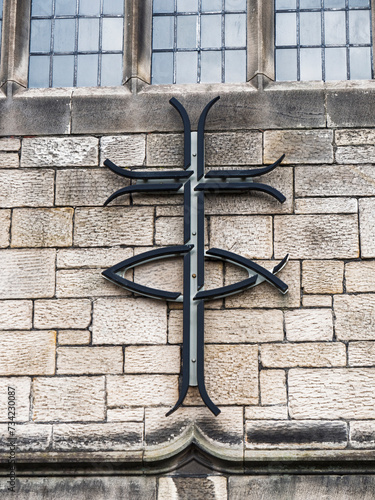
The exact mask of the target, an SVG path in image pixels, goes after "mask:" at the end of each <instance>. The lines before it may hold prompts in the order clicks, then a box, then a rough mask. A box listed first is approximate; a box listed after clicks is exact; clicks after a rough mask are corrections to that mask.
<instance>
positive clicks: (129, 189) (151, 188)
mask: <svg viewBox="0 0 375 500" xmlns="http://www.w3.org/2000/svg"><path fill="white" fill-rule="evenodd" d="M181 187H182V184H172V183H170V184H167V183H166V184H134V185H133V186H126V187H124V188H121V189H119V190H118V191H116V192H115V193H113V194H112V195H111V196H110V197H109V198H108V200H106V201H105V203H104V205H103V206H104V207H106V206H107V205H108V203H111V201H113V200H115V199H116V198H118V197H119V196H122V195H123V194H130V193H141V192H142V193H153V192H155V191H163V192H168V191H171V192H173V191H178V190H179V189H180V188H181Z"/></svg>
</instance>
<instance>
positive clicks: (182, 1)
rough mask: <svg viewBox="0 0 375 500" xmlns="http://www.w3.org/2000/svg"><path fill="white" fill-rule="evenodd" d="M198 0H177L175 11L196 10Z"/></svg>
mask: <svg viewBox="0 0 375 500" xmlns="http://www.w3.org/2000/svg"><path fill="white" fill-rule="evenodd" d="M197 11H198V0H177V12H197Z"/></svg>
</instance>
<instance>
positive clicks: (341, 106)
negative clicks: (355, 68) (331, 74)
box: [326, 85, 375, 128]
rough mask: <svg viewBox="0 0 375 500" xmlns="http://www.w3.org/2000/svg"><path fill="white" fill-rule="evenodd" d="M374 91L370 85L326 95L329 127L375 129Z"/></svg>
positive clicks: (334, 90)
mask: <svg viewBox="0 0 375 500" xmlns="http://www.w3.org/2000/svg"><path fill="white" fill-rule="evenodd" d="M373 97H374V91H373V89H371V88H370V87H369V86H368V85H364V86H362V85H360V86H359V87H356V88H354V87H353V86H351V85H350V86H348V87H347V88H342V89H332V90H329V91H328V92H327V94H326V112H327V125H328V127H335V128H337V127H340V128H344V127H345V128H359V127H373V126H374V125H375V120H374V105H373Z"/></svg>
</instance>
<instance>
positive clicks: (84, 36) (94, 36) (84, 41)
mask: <svg viewBox="0 0 375 500" xmlns="http://www.w3.org/2000/svg"><path fill="white" fill-rule="evenodd" d="M78 50H79V51H80V52H89V51H91V52H94V51H98V50H99V19H80V20H79V25H78Z"/></svg>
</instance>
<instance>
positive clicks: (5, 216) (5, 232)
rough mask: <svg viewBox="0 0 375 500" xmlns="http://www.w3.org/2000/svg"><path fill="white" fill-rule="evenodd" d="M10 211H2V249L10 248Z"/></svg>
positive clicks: (0, 229) (0, 240)
mask: <svg viewBox="0 0 375 500" xmlns="http://www.w3.org/2000/svg"><path fill="white" fill-rule="evenodd" d="M9 230H10V210H4V209H2V210H0V248H6V247H8V246H9Z"/></svg>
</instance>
